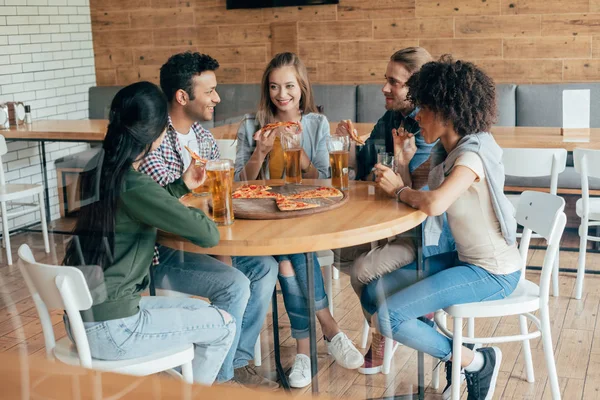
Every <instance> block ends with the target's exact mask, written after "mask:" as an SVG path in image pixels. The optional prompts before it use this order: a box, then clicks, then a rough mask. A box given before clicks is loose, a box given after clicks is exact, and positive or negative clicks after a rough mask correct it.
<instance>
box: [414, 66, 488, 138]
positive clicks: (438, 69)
mask: <svg viewBox="0 0 600 400" xmlns="http://www.w3.org/2000/svg"><path fill="white" fill-rule="evenodd" d="M406 85H407V86H408V96H407V97H408V99H409V100H410V101H411V102H412V103H413V104H414V105H415V106H418V107H427V108H428V109H430V110H431V111H433V112H434V113H435V114H436V115H438V116H440V117H441V118H442V119H443V120H444V121H446V122H452V124H453V126H454V129H455V131H456V132H457V133H458V134H459V135H460V136H466V135H470V134H473V133H479V132H486V131H489V130H490V127H491V126H492V124H493V123H494V122H495V119H496V85H495V84H494V81H493V80H492V78H490V77H489V76H488V75H486V73H485V72H483V71H482V70H481V69H479V68H477V67H476V66H475V65H474V64H472V63H470V62H465V61H460V60H457V61H454V60H453V59H452V57H451V56H449V55H443V56H442V57H441V58H440V59H439V61H434V62H429V63H427V64H425V65H423V67H422V68H421V69H420V70H419V71H418V72H416V73H415V74H414V75H412V76H411V77H410V79H409V80H408V82H407V83H406Z"/></svg>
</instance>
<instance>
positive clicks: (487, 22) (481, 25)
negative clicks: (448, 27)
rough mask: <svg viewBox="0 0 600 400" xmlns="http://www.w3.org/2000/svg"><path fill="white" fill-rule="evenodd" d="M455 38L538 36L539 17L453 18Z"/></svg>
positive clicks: (539, 28)
mask: <svg viewBox="0 0 600 400" xmlns="http://www.w3.org/2000/svg"><path fill="white" fill-rule="evenodd" d="M455 22H456V23H455V32H454V34H455V37H487V38H505V37H517V36H539V35H540V32H541V18H540V16H539V15H518V16H508V15H507V16H497V17H496V16H482V17H463V18H455Z"/></svg>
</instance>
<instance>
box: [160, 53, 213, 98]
mask: <svg viewBox="0 0 600 400" xmlns="http://www.w3.org/2000/svg"><path fill="white" fill-rule="evenodd" d="M217 68H219V62H218V61H217V60H215V59H214V58H212V57H211V56H209V55H206V54H200V53H197V52H196V53H192V52H190V51H187V52H185V53H179V54H175V55H172V56H171V57H170V58H169V60H168V61H167V62H166V63H165V64H164V65H163V66H162V67H160V88H161V89H162V91H163V92H164V94H165V96H167V100H168V101H169V103H170V102H171V101H172V100H173V97H174V96H175V93H176V92H177V91H178V90H179V89H183V90H185V92H186V93H187V94H188V95H189V96H190V100H194V93H193V90H192V78H193V77H194V76H195V75H199V74H201V73H203V72H204V71H216V70H217Z"/></svg>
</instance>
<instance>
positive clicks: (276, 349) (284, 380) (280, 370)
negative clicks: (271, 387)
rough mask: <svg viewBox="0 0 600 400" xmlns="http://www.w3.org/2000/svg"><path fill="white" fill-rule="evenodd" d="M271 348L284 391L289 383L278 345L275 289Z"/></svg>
mask: <svg viewBox="0 0 600 400" xmlns="http://www.w3.org/2000/svg"><path fill="white" fill-rule="evenodd" d="M273 349H274V353H275V354H274V355H275V369H276V370H277V375H278V376H279V380H280V381H281V386H283V388H284V389H285V390H286V391H289V390H290V384H289V382H288V380H287V376H286V375H285V371H284V370H283V366H282V365H281V352H280V347H279V312H278V310H277V289H274V290H273Z"/></svg>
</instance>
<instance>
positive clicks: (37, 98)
mask: <svg viewBox="0 0 600 400" xmlns="http://www.w3.org/2000/svg"><path fill="white" fill-rule="evenodd" d="M95 85H96V75H95V70H94V51H93V47H92V27H91V23H90V7H89V0H0V103H1V102H5V101H22V102H24V103H25V104H29V105H30V106H31V111H32V117H33V119H34V120H36V119H85V118H87V117H88V88H89V87H90V86H95ZM0 133H1V131H0ZM87 147H88V145H87V144H85V143H47V144H46V157H47V161H48V163H47V165H48V179H49V189H50V205H51V214H52V219H56V218H58V217H59V211H58V210H59V208H58V194H57V180H56V170H55V168H54V160H55V159H57V158H60V157H64V156H65V155H68V154H73V153H77V152H79V151H82V150H85V149H86V148H87ZM8 150H9V152H8V154H6V156H4V157H3V158H2V161H3V162H4V170H5V171H6V172H7V173H6V177H7V180H8V181H9V182H12V183H41V182H42V174H41V169H40V154H39V152H38V145H37V143H33V142H20V141H14V142H10V143H9V144H8ZM35 218H37V219H39V215H36V216H35ZM32 221H34V216H33V215H31V216H30V215H25V216H22V217H19V218H15V219H13V220H12V221H11V227H17V226H22V225H25V224H28V223H31V222H32Z"/></svg>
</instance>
